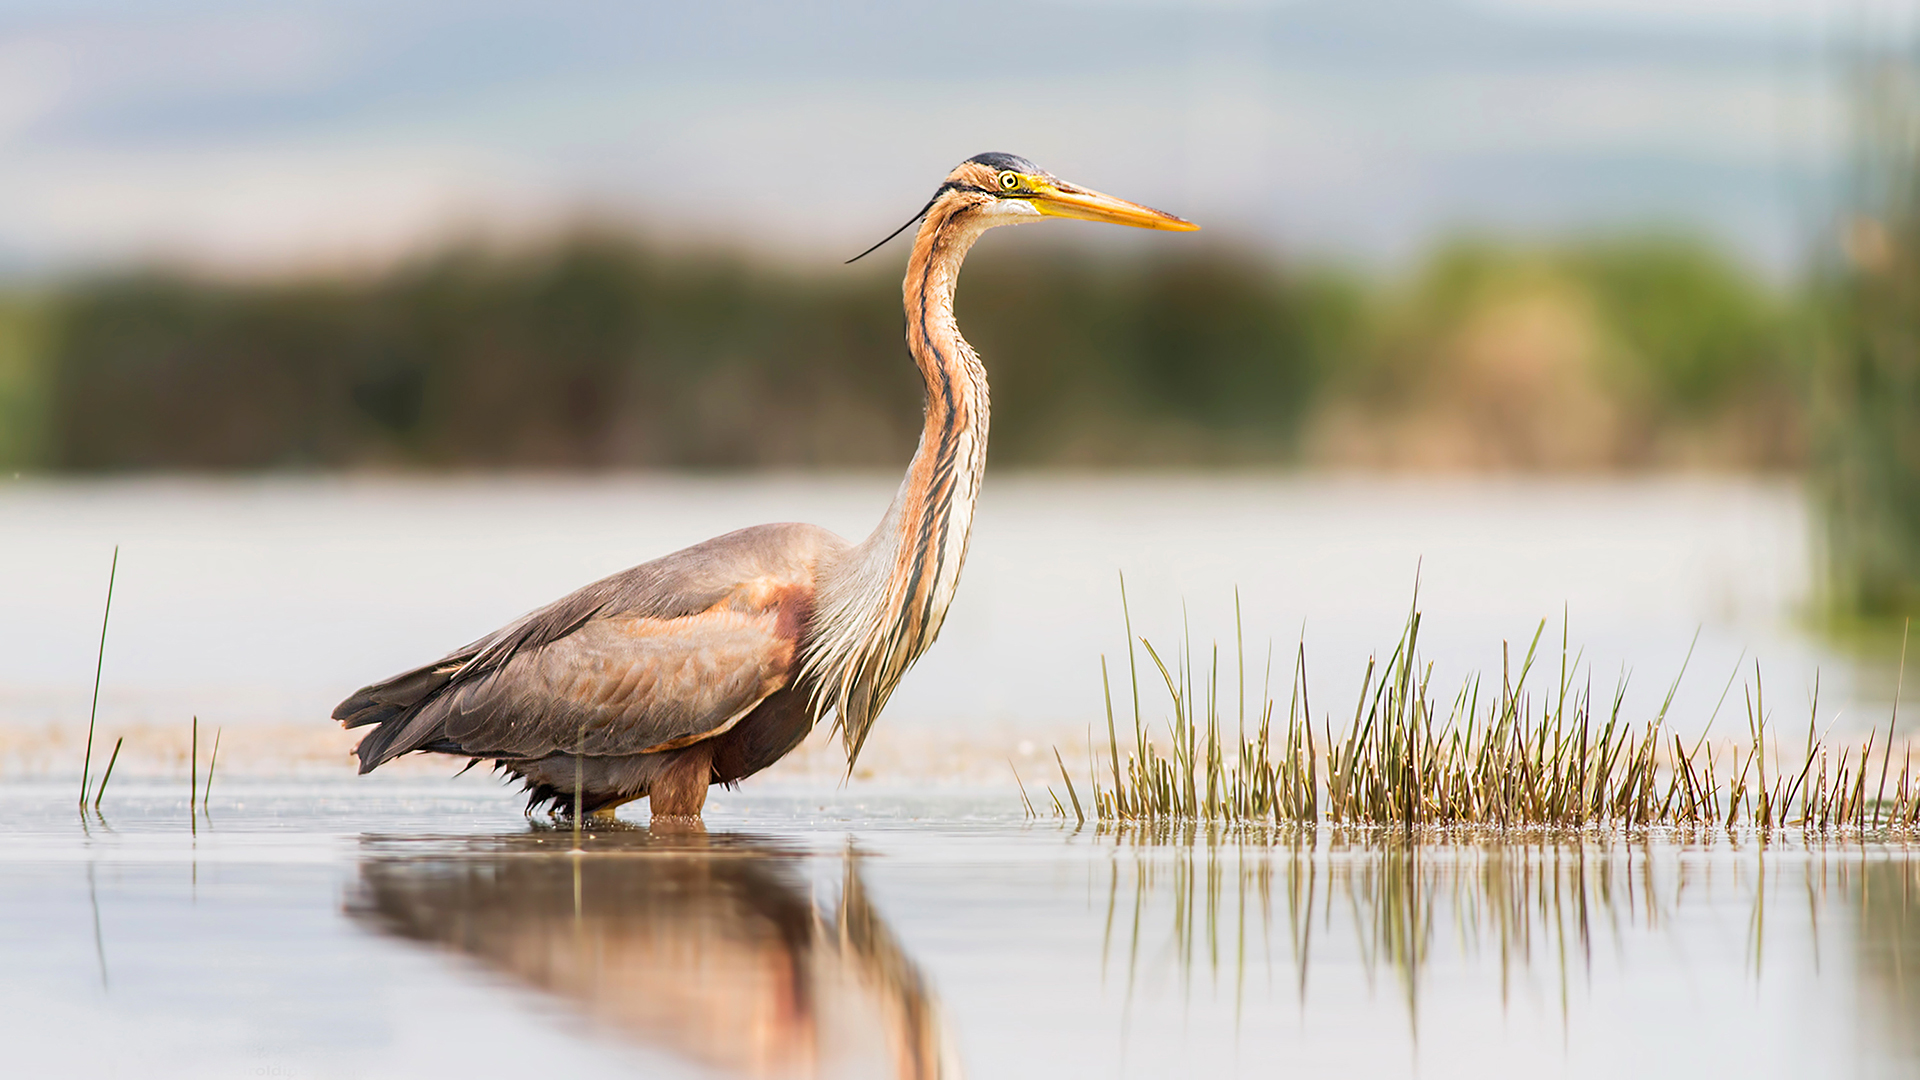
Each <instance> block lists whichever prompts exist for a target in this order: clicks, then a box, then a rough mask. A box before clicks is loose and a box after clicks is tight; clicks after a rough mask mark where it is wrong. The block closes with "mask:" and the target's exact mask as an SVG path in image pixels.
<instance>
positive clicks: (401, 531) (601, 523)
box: [0, 474, 1892, 772]
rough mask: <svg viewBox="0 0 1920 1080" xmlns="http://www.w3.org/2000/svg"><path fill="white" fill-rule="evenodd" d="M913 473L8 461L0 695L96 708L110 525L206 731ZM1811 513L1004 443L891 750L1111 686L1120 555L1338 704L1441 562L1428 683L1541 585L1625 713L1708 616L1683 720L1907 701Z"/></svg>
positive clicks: (1071, 716)
mask: <svg viewBox="0 0 1920 1080" xmlns="http://www.w3.org/2000/svg"><path fill="white" fill-rule="evenodd" d="M895 483H896V478H894V477H891V476H878V475H875V476H858V475H856V476H784V477H783V476H771V477H769V476H739V477H690V476H642V477H607V478H597V479H594V478H586V479H583V478H564V477H518V478H508V479H455V480H367V479H319V478H315V479H298V478H292V479H289V478H270V479H259V480H231V481H188V480H167V479H159V480H128V481H100V482H55V481H47V482H16V483H13V484H0V556H4V558H0V611H4V612H6V613H7V618H6V619H4V620H0V729H4V728H5V727H7V726H9V725H11V726H13V727H15V728H19V727H22V726H29V727H43V726H45V725H47V724H49V723H53V724H59V725H64V726H65V727H67V728H68V729H71V728H72V727H73V725H76V724H83V723H84V722H85V719H86V715H87V709H88V704H89V699H90V694H91V690H92V677H93V665H94V658H95V655H96V647H97V645H98V635H99V632H100V603H101V598H102V593H103V592H104V588H105V583H106V576H107V565H108V560H109V557H110V555H111V552H112V549H113V545H114V544H116V543H117V544H120V545H121V557H120V575H119V584H118V587H117V590H116V593H115V599H114V617H113V626H112V631H111V634H110V635H109V640H108V644H107V656H106V678H105V683H104V686H103V688H102V693H101V706H100V708H101V717H102V721H101V722H102V728H103V730H105V731H108V732H113V731H116V730H118V729H120V728H123V727H127V726H129V725H135V724H147V725H160V726H167V727H168V728H169V729H170V730H177V731H179V732H180V733H181V734H182V735H183V736H184V730H185V728H184V724H185V721H186V719H187V717H188V716H189V715H193V714H197V715H199V716H200V718H201V720H202V722H203V723H204V724H205V725H206V726H207V728H208V729H209V730H211V729H212V728H214V727H225V728H228V729H235V728H251V729H256V730H257V729H262V728H264V727H268V726H275V725H278V726H287V727H293V728H304V727H307V726H314V729H315V730H318V729H319V728H322V727H325V726H326V716H327V714H328V712H329V711H330V710H331V708H332V706H333V704H334V703H335V702H337V701H339V700H340V699H341V698H342V697H344V696H345V695H346V694H347V693H349V692H351V691H352V690H353V689H354V688H355V687H358V686H360V685H363V684H365V683H367V682H369V681H371V680H373V679H375V678H379V677H382V676H385V675H388V674H391V673H393V672H395V671H399V670H402V669H405V668H408V667H411V666H414V665H416V664H419V663H422V662H424V661H426V660H428V659H431V658H432V657H435V656H438V655H442V654H443V653H445V652H446V651H447V650H450V649H452V648H454V647H456V646H457V645H459V644H461V643H464V642H466V641H470V640H472V639H474V638H476V637H478V636H480V635H481V634H483V633H485V632H487V631H490V630H492V629H493V628H495V627H497V626H499V625H502V624H503V623H505V622H506V621H508V620H509V619H512V618H513V617H515V616H517V615H518V614H520V613H521V612H523V611H526V610H528V609H530V608H533V607H536V606H538V605H540V604H543V603H545V602H547V601H549V600H552V599H554V598H556V597H558V596H560V595H562V594H564V593H566V592H568V591H570V590H572V589H573V588H575V587H577V586H579V585H581V584H584V583H586V582H588V581H591V580H593V579H594V578H597V577H599V576H601V575H603V574H606V573H610V572H612V571H615V570H618V569H621V568H623V567H626V566H629V565H632V564H634V563H637V562H640V561H643V560H645V559H649V558H652V557H655V556H657V555H661V554H664V553H666V552H668V551H671V550H674V549H676V548H678V547H680V546H683V545H685V544H689V543H694V542H697V541H699V540H702V539H705V538H707V537H710V536H714V535H717V534H719V533H723V532H726V531H729V530H732V529H736V528H740V527H742V526H746V525H751V524H755V523H758V522H764V521H780V520H800V521H813V522H817V523H819V524H822V525H825V526H827V527H828V528H831V529H834V530H836V531H838V532H840V533H842V534H843V535H847V536H862V535H865V533H866V531H867V530H868V529H869V528H871V527H872V525H873V523H874V522H875V521H877V520H878V519H879V516H880V513H881V511H882V509H883V508H884V507H885V505H886V503H887V500H888V499H889V497H890V496H891V494H892V490H893V486H894V484H895ZM1808 530H1809V525H1808V522H1807V515H1806V509H1805V506H1804V504H1803V500H1802V498H1801V495H1800V494H1799V492H1798V491H1797V490H1796V489H1795V488H1794V487H1793V486H1791V485H1790V484H1786V483H1783V482H1777V481H1769V480H1753V479H1748V478H1712V477H1680V478H1671V477H1641V478H1622V479H1587V480H1580V479H1575V480H1566V479H1531V480H1529V479H1511V478H1508V479H1499V478H1496V479H1473V478H1460V479H1432V478H1427V479H1395V478H1378V477H1355V476H1313V475H1273V476H1259V475H1253V476H1238V477H1235V476H1225V477H1222V476H1209V475H1191V476H1182V475H1177V474H1173V475H1168V474H1160V475H1143V476H1132V477H1128V476H1113V477H1088V476H1071V475H1066V476H1061V475H1017V474H1016V475H1011V476H1002V475H999V474H996V475H994V476H992V477H989V480H988V483H987V485H986V488H985V492H984V494H983V496H982V500H981V504H980V510H979V514H978V516H977V518H976V521H975V526H974V531H973V542H972V547H971V551H970V554H969V556H968V561H967V567H966V573H965V576H964V578H963V580H962V582H961V586H960V589H959V592H958V595H957V598H956V600H955V602H954V606H953V608H952V611H951V613H950V615H949V618H948V620H947V624H946V627H945V630H944V631H943V633H942V635H941V638H940V640H939V641H938V643H937V644H936V645H935V647H934V648H933V649H932V650H931V651H930V652H929V653H928V654H927V655H926V656H925V657H924V658H923V659H922V660H921V662H920V663H919V665H918V666H917V667H916V668H915V669H914V670H913V671H912V672H911V673H909V675H908V677H907V678H906V679H905V681H904V682H903V683H902V684H901V686H900V688H899V691H898V693H897V694H896V695H895V697H894V698H893V700H892V702H891V704H890V706H889V708H888V711H887V715H886V718H885V720H884V722H883V723H881V724H880V726H879V727H878V728H877V729H876V731H875V734H874V737H873V739H872V742H871V745H872V747H873V752H874V753H875V755H876V761H877V760H879V756H880V755H885V754H887V753H889V752H890V747H889V743H890V741H892V740H895V739H899V740H902V741H903V742H910V741H911V740H912V738H913V737H914V736H915V735H916V733H927V732H938V733H950V732H954V731H971V732H980V733H988V732H995V733H1002V734H1004V733H1006V732H1028V733H1032V734H1033V735H1034V736H1035V737H1037V738H1039V739H1040V740H1041V743H1042V745H1044V744H1045V742H1046V741H1050V740H1054V739H1056V738H1057V737H1058V736H1059V732H1060V731H1061V730H1063V729H1064V730H1066V731H1079V730H1081V729H1082V727H1083V725H1085V724H1086V723H1087V722H1088V721H1093V720H1097V719H1098V718H1099V717H1100V716H1101V715H1102V694H1101V687H1100V657H1101V655H1102V654H1103V653H1104V654H1106V655H1108V656H1110V657H1112V658H1114V660H1115V662H1116V663H1118V662H1119V657H1120V655H1121V654H1122V653H1123V652H1124V651H1125V649H1126V646H1127V640H1126V635H1125V632H1124V629H1123V623H1122V620H1121V611H1120V602H1119V600H1120V598H1119V589H1118V585H1117V579H1118V575H1119V574H1121V573H1124V574H1126V576H1127V582H1128V588H1129V592H1130V595H1131V598H1132V610H1133V618H1134V625H1135V627H1136V629H1137V630H1139V631H1140V632H1141V633H1143V634H1145V635H1147V636H1149V637H1151V638H1153V639H1155V640H1156V641H1157V642H1159V643H1160V644H1161V645H1162V646H1163V648H1162V651H1163V653H1165V652H1167V651H1168V648H1167V646H1170V645H1171V644H1172V642H1173V640H1174V639H1177V638H1178V637H1180V635H1181V634H1182V632H1183V626H1184V627H1189V628H1190V629H1191V634H1192V638H1193V640H1194V643H1195V646H1196V647H1197V648H1199V649H1201V650H1204V649H1206V648H1207V647H1208V644H1209V643H1210V642H1219V643H1220V644H1221V646H1222V648H1223V650H1224V652H1225V656H1224V657H1223V671H1225V672H1226V673H1227V676H1232V674H1233V656H1234V651H1235V647H1234V636H1235V625H1234V590H1235V589H1236V588H1238V589H1239V590H1240V594H1241V597H1242V599H1243V605H1242V607H1243V611H1244V630H1245V640H1246V642H1247V647H1246V654H1247V659H1248V668H1249V674H1248V676H1247V682H1248V683H1249V686H1250V688H1249V691H1248V693H1249V696H1250V697H1251V696H1256V695H1257V694H1258V692H1259V689H1260V686H1261V683H1262V682H1263V680H1264V677H1265V676H1264V671H1265V663H1266V650H1267V646H1268V644H1269V642H1271V643H1274V645H1275V653H1276V655H1277V656H1278V657H1279V662H1278V663H1277V664H1276V669H1277V670H1276V672H1275V675H1274V682H1275V684H1276V687H1275V692H1276V694H1278V696H1280V697H1282V698H1284V697H1285V696H1286V684H1287V679H1288V678H1289V672H1290V669H1289V668H1288V665H1287V664H1286V662H1285V661H1286V658H1287V657H1289V656H1291V655H1292V653H1293V647H1294V645H1295V644H1296V643H1297V642H1300V641H1301V640H1303V639H1304V641H1305V646H1306V654H1307V660H1308V668H1309V670H1310V672H1311V674H1312V680H1311V682H1312V686H1313V687H1314V688H1315V696H1316V697H1317V698H1318V699H1319V701H1320V702H1321V709H1322V711H1326V710H1331V711H1333V712H1336V713H1343V714H1344V713H1345V712H1347V711H1349V710H1350V709H1351V707H1352V701H1353V696H1354V694H1355V693H1357V691H1358V687H1359V683H1360V678H1361V673H1362V672H1363V670H1364V668H1365V665H1366V660H1367V657H1368V655H1369V654H1370V653H1373V652H1376V651H1381V652H1384V651H1385V650H1389V649H1391V647H1392V645H1393V642H1394V640H1395V638H1396V637H1397V636H1398V634H1399V632H1400V628H1401V624H1402V622H1403V621H1404V619H1405V617H1406V611H1407V608H1408V606H1409V602H1410V601H1411V599H1412V596H1413V591H1414V583H1415V580H1416V576H1418V578H1419V581H1420V600H1421V606H1422V608H1423V609H1424V611H1425V613H1426V619H1425V621H1424V623H1423V627H1422V647H1423V653H1424V654H1425V656H1426V657H1427V658H1428V659H1430V660H1433V661H1435V662H1436V663H1437V665H1438V668H1437V672H1436V675H1435V679H1436V682H1435V685H1436V686H1441V687H1448V688H1451V687H1452V686H1454V685H1457V680H1459V679H1462V678H1464V677H1465V676H1466V675H1467V674H1468V673H1469V672H1471V671H1497V670H1498V669H1499V666H1500V663H1501V648H1502V642H1503V641H1511V642H1513V643H1514V646H1513V647H1514V650H1515V651H1516V653H1517V652H1518V651H1519V650H1522V649H1524V647H1525V643H1526V641H1527V640H1528V638H1529V637H1530V636H1531V635H1532V634H1533V633H1534V631H1535V629H1536V627H1538V626H1539V624H1540V621H1541V620H1543V619H1545V620H1547V621H1548V622H1549V624H1550V627H1549V629H1548V631H1547V638H1548V642H1549V645H1548V647H1549V649H1550V650H1551V651H1553V652H1554V654H1555V655H1554V660H1555V661H1556V662H1557V647H1558V643H1559V640H1560V630H1561V619H1562V617H1563V615H1564V616H1565V617H1566V619H1567V620H1568V622H1569V624H1570V629H1569V631H1568V636H1569V639H1570V641H1571V644H1572V646H1573V648H1574V649H1575V650H1576V651H1578V652H1580V654H1581V657H1582V659H1583V660H1584V661H1585V662H1586V664H1587V670H1586V673H1585V675H1591V678H1592V681H1593V682H1594V684H1595V685H1596V693H1597V694H1599V695H1600V696H1601V697H1603V698H1604V697H1606V696H1607V695H1608V694H1609V692H1610V691H1611V688H1612V687H1613V685H1614V683H1615V681H1616V680H1617V679H1619V678H1620V677H1621V676H1622V674H1623V673H1626V674H1627V675H1629V676H1630V685H1629V692H1628V695H1627V706H1626V714H1627V715H1628V716H1629V717H1631V718H1633V719H1636V720H1637V719H1645V718H1647V717H1649V716H1650V715H1651V713H1652V712H1653V710H1654V709H1655V708H1657V706H1658V704H1659V701H1660V699H1661V697H1662V695H1663V694H1664V692H1665V688H1666V686H1667V684H1668V683H1669V682H1670V681H1671V680H1672V679H1673V678H1674V676H1675V675H1676V673H1677V672H1679V670H1680V668H1681V666H1682V662H1683V660H1684V659H1685V658H1686V656H1687V653H1688V649H1689V644H1690V642H1692V641H1693V639H1694V636H1695V634H1696V633H1698V635H1699V639H1698V643H1697V647H1696V648H1695V649H1694V653H1693V658H1692V662H1691V665H1690V667H1689V671H1688V677H1687V680H1686V682H1685V683H1684V684H1683V685H1682V687H1681V691H1680V695H1679V697H1678V698H1677V699H1676V702H1675V707H1674V709H1673V711H1672V714H1671V716H1670V717H1669V719H1670V721H1671V722H1672V723H1673V724H1675V725H1676V726H1677V727H1678V728H1679V729H1680V730H1682V731H1694V730H1698V729H1700V728H1701V727H1702V726H1704V724H1705V718H1706V716H1707V715H1709V714H1710V713H1711V711H1712V709H1713V706H1714V704H1715V702H1716V700H1717V699H1718V697H1719V695H1720V693H1721V691H1722V688H1723V687H1724V686H1725V685H1726V680H1727V677H1728V675H1729V674H1730V673H1731V672H1732V671H1733V669H1734V668H1735V666H1736V663H1737V662H1740V661H1742V660H1743V659H1744V661H1746V670H1747V673H1748V675H1751V662H1752V661H1754V660H1758V661H1760V662H1761V663H1762V664H1763V665H1764V669H1765V675H1766V686H1767V695H1768V697H1767V700H1768V701H1769V702H1773V703H1776V704H1777V708H1778V711H1779V714H1780V718H1781V719H1782V721H1783V722H1788V723H1792V724H1803V723H1804V721H1805V715H1806V714H1805V709H1806V706H1807V703H1808V701H1809V698H1810V695H1811V690H1812V687H1813V683H1814V678H1815V675H1816V673H1819V674H1820V676H1821V701H1822V703H1823V717H1822V721H1821V722H1822V724H1823V726H1824V725H1827V724H1829V723H1831V724H1833V725H1834V727H1833V730H1834V731H1836V732H1840V733H1851V732H1855V731H1865V730H1867V729H1868V728H1871V727H1874V726H1875V725H1881V726H1884V723H1885V718H1886V715H1887V710H1886V708H1885V702H1884V700H1883V699H1885V698H1887V697H1890V696H1891V691H1892V679H1891V677H1890V673H1888V677H1886V678H1884V679H1883V680H1882V682H1884V685H1880V684H1879V683H1876V682H1875V681H1873V680H1872V679H1870V678H1868V679H1863V678H1862V677H1861V675H1860V672H1859V671H1858V670H1857V669H1856V666H1855V665H1854V664H1852V663H1851V662H1849V661H1848V660H1846V659H1845V658H1843V657H1839V656H1836V655H1834V654H1833V653H1832V652H1831V651H1829V650H1828V649H1827V648H1826V647H1824V646H1823V645H1822V644H1821V643H1820V642H1819V641H1817V640H1815V639H1813V638H1811V637H1809V636H1808V635H1806V634H1805V633H1803V632H1802V631H1801V629H1800V627H1799V619H1800V616H1801V614H1802V611H1803V609H1804V607H1805V605H1806V604H1807V602H1808V597H1809V595H1810V592H1811V582H1812V580H1813V572H1812V565H1811V562H1810V554H1809V537H1808ZM1585 675H1583V674H1582V673H1580V672H1576V673H1575V680H1576V681H1577V682H1583V681H1584V679H1585ZM1225 685H1232V684H1231V682H1227V683H1225ZM1733 700H1734V701H1735V702H1736V703H1737V702H1738V701H1739V700H1740V698H1739V694H1738V692H1737V691H1736V693H1735V694H1734V698H1733ZM1256 711H1257V707H1256ZM1734 726H1737V723H1736V725H1734ZM0 735H4V730H0ZM68 756H69V757H72V756H76V755H73V754H71V752H70V750H69V754H68ZM180 764H181V765H182V766H184V761H181V763H180ZM7 768H8V767H7V766H5V764H4V763H0V771H5V770H6V769H7ZM16 771H17V770H16ZM182 771H183V772H184V769H182Z"/></svg>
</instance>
